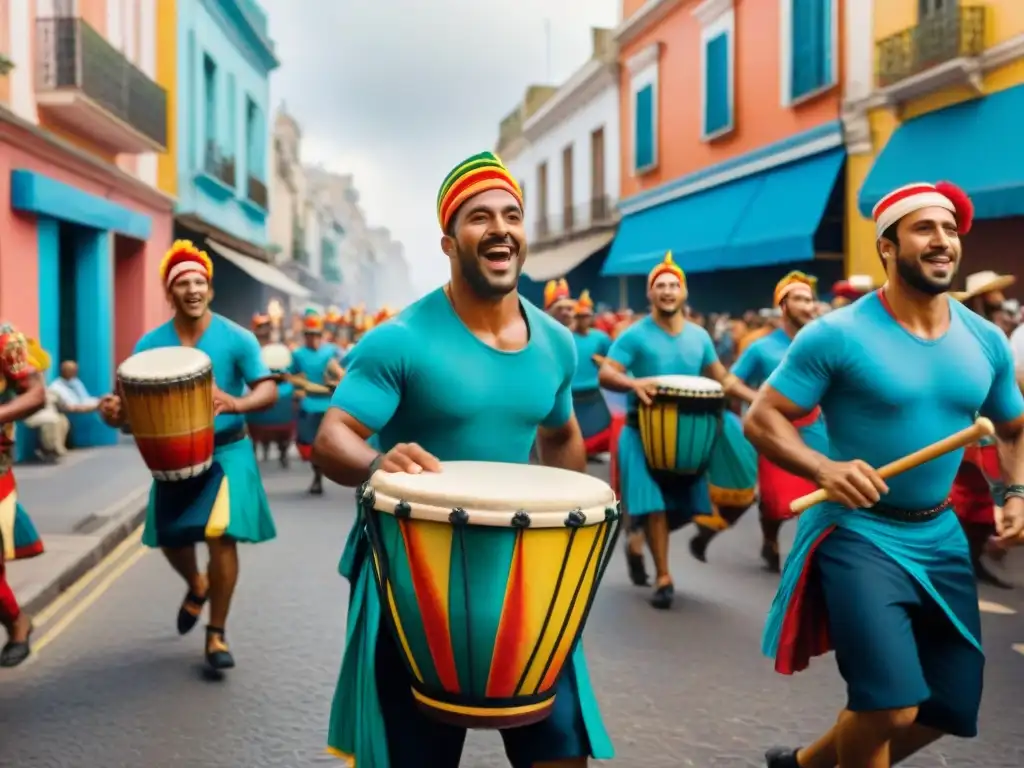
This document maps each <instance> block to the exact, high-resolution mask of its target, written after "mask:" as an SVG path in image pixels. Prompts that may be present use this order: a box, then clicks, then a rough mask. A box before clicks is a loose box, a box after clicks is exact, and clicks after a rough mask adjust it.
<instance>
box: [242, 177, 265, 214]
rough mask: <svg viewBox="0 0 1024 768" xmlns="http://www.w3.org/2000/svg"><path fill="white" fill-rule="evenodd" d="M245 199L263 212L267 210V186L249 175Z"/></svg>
mask: <svg viewBox="0 0 1024 768" xmlns="http://www.w3.org/2000/svg"><path fill="white" fill-rule="evenodd" d="M246 197H248V198H249V200H250V201H252V202H254V203H256V205H258V206H259V207H260V208H262V209H263V210H267V185H266V184H264V183H263V182H262V181H260V180H259V179H257V178H256V177H255V176H253V175H251V174H250V175H249V183H248V185H247V189H246Z"/></svg>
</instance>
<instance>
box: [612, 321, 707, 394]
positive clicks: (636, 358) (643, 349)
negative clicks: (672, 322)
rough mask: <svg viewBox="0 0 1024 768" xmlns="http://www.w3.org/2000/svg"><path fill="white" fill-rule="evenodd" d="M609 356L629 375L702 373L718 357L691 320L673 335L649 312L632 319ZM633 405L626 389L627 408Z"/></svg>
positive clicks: (700, 329) (702, 332) (640, 376)
mask: <svg viewBox="0 0 1024 768" xmlns="http://www.w3.org/2000/svg"><path fill="white" fill-rule="evenodd" d="M608 358H609V359H610V360H614V361H615V362H616V363H618V364H619V365H621V366H622V367H623V368H625V369H626V371H627V372H628V373H629V375H630V376H633V377H634V378H637V379H646V378H648V377H651V376H703V375H704V371H705V370H706V369H707V367H708V366H709V365H711V364H712V363H714V362H716V361H717V360H718V355H717V354H716V353H715V345H714V343H712V341H711V336H709V335H708V332H707V331H705V330H704V329H703V328H701V327H700V326H699V325H696V324H694V323H691V322H686V323H684V324H683V330H682V331H680V332H679V333H678V334H676V335H674V336H673V335H672V334H670V333H669V332H668V331H666V330H665V329H663V328H662V327H661V326H660V325H658V324H657V323H656V322H654V320H653V319H652V318H651V317H650V316H649V315H648V316H647V317H645V318H644V319H643V320H640V321H639V322H636V323H633V325H631V326H630V327H629V328H627V329H626V330H625V331H623V332H622V334H621V335H620V336H619V337H618V338H617V339H615V341H614V342H612V346H611V349H609V350H608ZM635 408H636V395H634V394H633V393H632V392H630V393H629V409H630V410H633V409H635Z"/></svg>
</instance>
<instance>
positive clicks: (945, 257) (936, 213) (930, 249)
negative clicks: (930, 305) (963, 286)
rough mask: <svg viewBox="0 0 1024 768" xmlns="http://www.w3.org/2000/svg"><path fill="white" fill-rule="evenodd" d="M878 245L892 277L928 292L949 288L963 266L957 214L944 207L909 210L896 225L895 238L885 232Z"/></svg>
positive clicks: (942, 290)
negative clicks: (885, 234)
mask: <svg viewBox="0 0 1024 768" xmlns="http://www.w3.org/2000/svg"><path fill="white" fill-rule="evenodd" d="M878 247H879V251H880V252H881V253H882V256H883V258H884V259H885V266H886V271H887V273H888V276H889V279H890V280H893V279H895V278H898V279H900V280H901V281H902V282H903V283H905V284H907V285H908V286H910V287H911V288H914V289H915V290H917V291H920V292H921V293H924V294H927V295H929V296H938V295H939V294H942V293H945V292H946V291H948V290H949V288H950V286H951V285H952V283H953V279H954V278H955V277H956V273H957V270H958V269H959V268H960V256H961V253H962V251H961V246H960V234H959V230H958V228H957V223H956V217H954V216H953V214H952V213H950V212H949V211H947V210H946V209H945V208H938V207H932V208H923V209H921V210H920V211H914V212H913V213H908V214H907V215H906V216H904V217H903V218H902V219H900V220H899V222H898V223H897V225H896V240H895V242H894V241H893V240H891V239H889V238H888V237H885V236H883V237H882V239H881V240H880V241H879V246H878Z"/></svg>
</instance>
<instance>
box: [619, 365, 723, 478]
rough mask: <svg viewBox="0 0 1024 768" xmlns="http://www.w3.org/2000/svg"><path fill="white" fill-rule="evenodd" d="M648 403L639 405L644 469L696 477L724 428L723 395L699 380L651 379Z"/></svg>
mask: <svg viewBox="0 0 1024 768" xmlns="http://www.w3.org/2000/svg"><path fill="white" fill-rule="evenodd" d="M654 381H655V383H656V384H657V387H658V389H657V392H656V393H655V394H654V395H653V396H652V398H651V401H652V402H651V405H644V404H643V403H639V405H638V408H637V419H638V423H639V428H640V441H641V443H642V444H643V447H644V455H645V456H646V458H647V466H648V467H650V468H651V469H652V470H655V471H661V472H673V473H675V474H680V475H700V474H703V473H704V470H706V469H707V467H708V464H709V462H710V461H711V452H712V450H713V449H714V447H715V443H716V442H717V440H718V436H719V434H720V433H721V430H722V413H723V412H724V410H725V391H724V390H723V389H722V385H721V384H719V383H718V382H717V381H714V380H713V379H707V378H704V377H703V376H655V377H654Z"/></svg>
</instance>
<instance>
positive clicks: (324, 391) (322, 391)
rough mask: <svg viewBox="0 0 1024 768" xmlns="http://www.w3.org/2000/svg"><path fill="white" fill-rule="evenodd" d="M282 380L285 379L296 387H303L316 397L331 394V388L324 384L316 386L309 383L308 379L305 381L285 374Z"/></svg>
mask: <svg viewBox="0 0 1024 768" xmlns="http://www.w3.org/2000/svg"><path fill="white" fill-rule="evenodd" d="M281 378H283V379H284V380H285V381H289V382H291V383H292V384H294V385H295V386H296V387H301V388H302V389H304V390H306V391H307V392H312V393H313V394H315V395H329V394H331V389H330V388H328V387H325V386H324V385H323V384H314V383H313V382H312V381H309V380H308V379H305V378H303V377H302V376H295V375H294V374H291V373H285V374H282V375H281Z"/></svg>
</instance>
